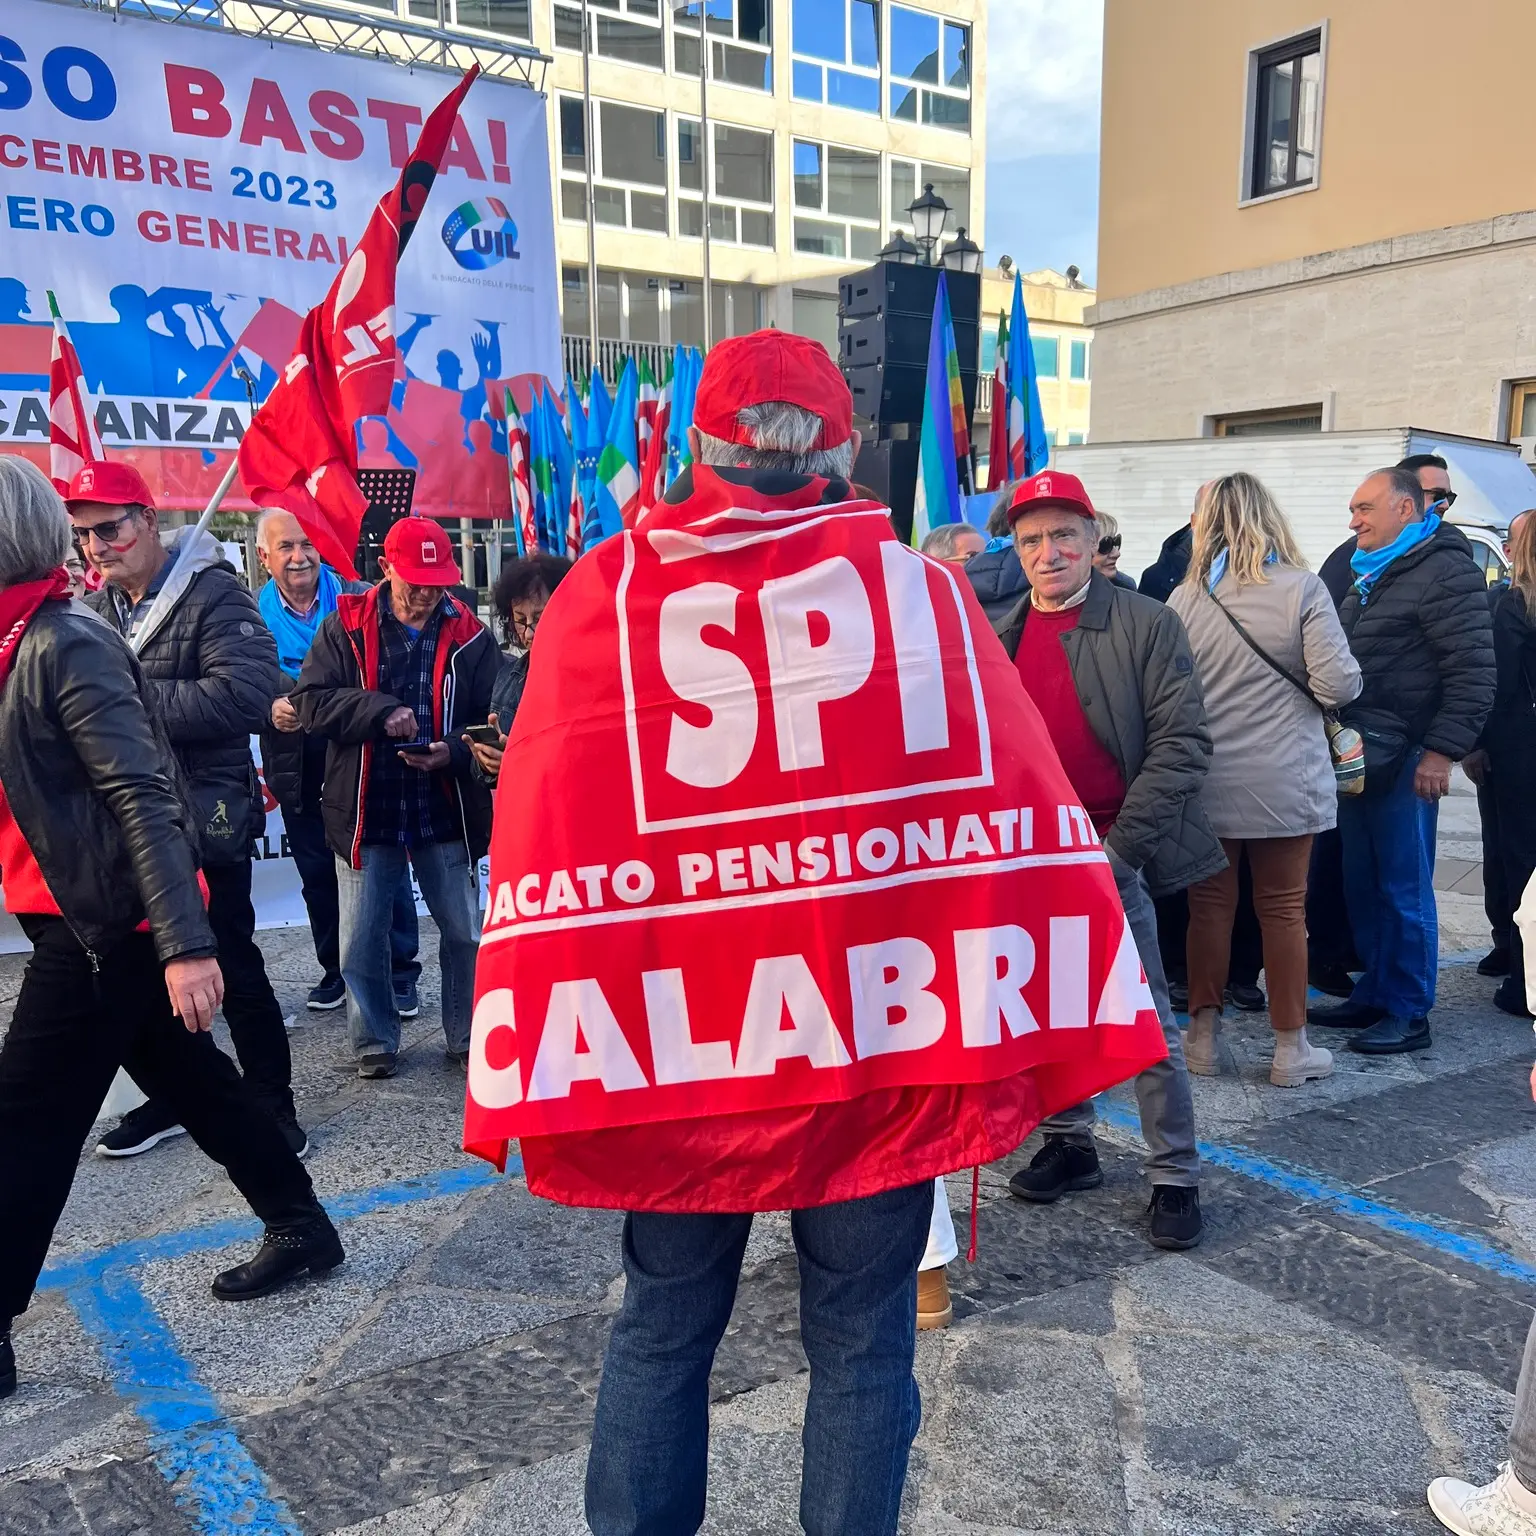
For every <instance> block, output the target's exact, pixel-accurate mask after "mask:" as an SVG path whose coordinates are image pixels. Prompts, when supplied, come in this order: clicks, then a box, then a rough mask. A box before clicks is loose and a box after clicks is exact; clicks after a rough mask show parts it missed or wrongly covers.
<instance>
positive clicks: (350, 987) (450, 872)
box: [336, 843, 480, 1056]
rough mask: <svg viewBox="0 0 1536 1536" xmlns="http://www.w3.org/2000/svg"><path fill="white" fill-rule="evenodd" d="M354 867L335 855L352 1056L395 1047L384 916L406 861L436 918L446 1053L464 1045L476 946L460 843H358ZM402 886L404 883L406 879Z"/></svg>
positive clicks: (471, 891)
mask: <svg viewBox="0 0 1536 1536" xmlns="http://www.w3.org/2000/svg"><path fill="white" fill-rule="evenodd" d="M361 852H362V863H363V867H362V868H361V869H353V868H352V867H351V866H350V865H349V864H348V863H347V862H346V860H345V859H337V860H336V884H337V891H338V895H339V897H340V900H341V914H340V915H341V977H342V980H343V981H345V982H346V984H347V1026H348V1028H349V1029H350V1030H351V1033H352V1049H353V1050H354V1051H355V1052H356V1053H357V1055H359V1056H371V1055H376V1054H378V1053H380V1052H383V1051H391V1052H394V1051H398V1050H399V1049H400V1017H399V1015H398V1014H397V1013H396V1012H395V992H394V987H393V985H392V981H391V971H392V965H393V959H392V955H391V952H390V920H391V913H392V912H393V910H394V905H395V900H396V896H397V893H398V892H399V890H400V885H401V882H402V880H405V879H406V876H407V874H408V870H407V867H406V866H407V863H409V864H410V866H411V867H412V868H414V869H415V871H416V881H417V883H418V884H419V885H420V886H421V894H422V898H423V900H425V902H426V904H427V911H429V912H430V913H431V914H432V921H433V922H435V923H436V924H437V931H438V961H439V964H440V966H441V968H442V982H443V1034H444V1036H445V1037H446V1038H447V1041H448V1049H449V1050H450V1051H467V1050H468V1049H469V1020H470V1012H471V1010H472V1009H473V1007H474V1001H475V955H476V953H477V951H478V949H479V944H480V891H479V882H478V878H477V875H476V871H475V866H474V864H473V863H472V862H471V860H470V857H469V850H468V849H467V848H466V847H465V846H464V844H463V843H422V844H421V845H420V846H418V847H416V848H406V847H404V846H403V845H401V844H395V843H391V844H371V843H365V844H364V845H363V847H362V850H361ZM406 883H407V886H409V882H408V881H407V882H406Z"/></svg>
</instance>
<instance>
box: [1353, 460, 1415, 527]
mask: <svg viewBox="0 0 1536 1536" xmlns="http://www.w3.org/2000/svg"><path fill="white" fill-rule="evenodd" d="M1377 475H1385V476H1386V478H1387V485H1388V488H1389V490H1390V492H1391V494H1392V495H1393V496H1406V497H1407V498H1408V499H1409V501H1411V502H1412V503H1413V515H1414V517H1415V518H1422V517H1423V516H1424V487H1423V486H1422V485H1420V484H1419V477H1418V475H1417V474H1416V473H1415V472H1414V471H1413V470H1411V469H1404V468H1403V466H1402V465H1401V464H1393V465H1391V466H1389V467H1388V468H1386V469H1378V470H1376V471H1375V472H1374V473H1372V474H1370V475H1367V476H1366V479H1368V480H1374V479H1375V478H1376V476H1377Z"/></svg>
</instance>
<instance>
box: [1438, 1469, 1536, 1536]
mask: <svg viewBox="0 0 1536 1536" xmlns="http://www.w3.org/2000/svg"><path fill="white" fill-rule="evenodd" d="M1429 1507H1430V1509H1431V1510H1433V1511H1434V1515H1435V1518H1436V1519H1437V1520H1438V1521H1439V1522H1440V1524H1441V1525H1443V1526H1444V1527H1445V1528H1446V1529H1447V1530H1450V1531H1455V1532H1456V1536H1536V1493H1532V1492H1531V1491H1530V1490H1529V1489H1527V1488H1524V1487H1522V1486H1521V1484H1520V1482H1519V1480H1518V1479H1517V1478H1516V1476H1515V1474H1514V1471H1513V1470H1512V1469H1511V1467H1510V1465H1509V1463H1508V1462H1507V1461H1506V1462H1505V1463H1504V1465H1503V1466H1502V1467H1500V1468H1499V1475H1498V1476H1497V1477H1496V1478H1494V1480H1493V1481H1492V1482H1491V1483H1488V1484H1486V1485H1485V1486H1483V1487H1481V1488H1474V1487H1473V1486H1472V1484H1471V1483H1464V1482H1462V1481H1461V1480H1460V1479H1459V1478H1455V1477H1437V1478H1436V1479H1435V1480H1434V1482H1432V1483H1431V1484H1430V1485H1429Z"/></svg>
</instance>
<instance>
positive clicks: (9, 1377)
mask: <svg viewBox="0 0 1536 1536" xmlns="http://www.w3.org/2000/svg"><path fill="white" fill-rule="evenodd" d="M15 1390H16V1351H15V1350H14V1349H12V1348H11V1325H10V1324H9V1323H5V1324H0V1397H9V1396H10V1395H11V1393H13V1392H14V1391H15Z"/></svg>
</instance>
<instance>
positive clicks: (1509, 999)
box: [1493, 976, 1531, 1019]
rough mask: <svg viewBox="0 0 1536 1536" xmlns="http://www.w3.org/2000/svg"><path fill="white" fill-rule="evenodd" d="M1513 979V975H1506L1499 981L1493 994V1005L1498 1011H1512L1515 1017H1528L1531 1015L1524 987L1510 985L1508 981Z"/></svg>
mask: <svg viewBox="0 0 1536 1536" xmlns="http://www.w3.org/2000/svg"><path fill="white" fill-rule="evenodd" d="M1514 979H1515V978H1514V977H1513V976H1506V977H1505V978H1504V980H1503V981H1502V982H1500V984H1499V986H1498V989H1497V990H1496V991H1495V992H1494V994H1493V1006H1494V1007H1495V1008H1497V1009H1498V1010H1499V1012H1500V1013H1512V1014H1514V1016H1515V1017H1516V1018H1517V1019H1528V1018H1530V1016H1531V1010H1530V1008H1529V1007H1528V1006H1527V1005H1526V1001H1525V988H1524V987H1520V986H1511V985H1510V983H1511V982H1512V981H1513V980H1514Z"/></svg>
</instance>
